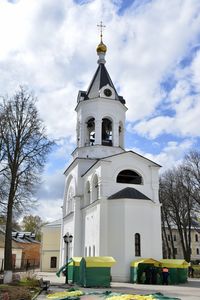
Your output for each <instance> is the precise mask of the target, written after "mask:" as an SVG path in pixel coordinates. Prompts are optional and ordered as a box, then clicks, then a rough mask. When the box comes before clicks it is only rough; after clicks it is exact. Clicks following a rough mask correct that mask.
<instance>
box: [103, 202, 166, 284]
mask: <svg viewBox="0 0 200 300" xmlns="http://www.w3.org/2000/svg"><path fill="white" fill-rule="evenodd" d="M159 209H160V207H159V206H158V205H156V204H154V203H152V202H151V201H150V200H135V199H119V200H108V215H109V221H108V236H110V237H112V238H111V239H110V240H109V241H108V245H109V247H108V252H109V255H112V256H114V258H115V259H116V260H117V264H116V265H115V266H114V267H113V268H112V276H113V280H115V281H117V280H119V281H129V279H130V263H131V261H133V260H135V259H138V258H139V257H138V256H135V240H134V239H135V233H139V234H140V238H141V256H140V257H152V258H155V259H160V258H161V257H162V244H161V231H160V219H159Z"/></svg>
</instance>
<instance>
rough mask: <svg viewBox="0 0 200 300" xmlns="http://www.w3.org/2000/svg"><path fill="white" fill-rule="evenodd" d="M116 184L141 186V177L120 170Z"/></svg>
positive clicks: (131, 172)
mask: <svg viewBox="0 0 200 300" xmlns="http://www.w3.org/2000/svg"><path fill="white" fill-rule="evenodd" d="M117 182H119V183H129V184H142V176H141V175H139V174H138V173H136V172H135V171H132V170H122V171H121V172H120V173H119V174H118V175H117Z"/></svg>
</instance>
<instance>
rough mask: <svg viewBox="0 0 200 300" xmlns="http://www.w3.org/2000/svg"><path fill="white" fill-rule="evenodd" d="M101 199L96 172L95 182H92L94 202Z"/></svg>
mask: <svg viewBox="0 0 200 300" xmlns="http://www.w3.org/2000/svg"><path fill="white" fill-rule="evenodd" d="M97 199H99V185H98V176H97V175H96V174H95V176H94V179H93V183H92V202H94V201H96V200H97Z"/></svg>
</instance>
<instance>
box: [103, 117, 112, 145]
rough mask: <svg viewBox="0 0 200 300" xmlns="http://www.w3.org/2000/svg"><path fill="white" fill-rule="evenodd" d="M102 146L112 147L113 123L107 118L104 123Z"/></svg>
mask: <svg viewBox="0 0 200 300" xmlns="http://www.w3.org/2000/svg"><path fill="white" fill-rule="evenodd" d="M102 145H104V146H112V121H110V120H109V119H107V118H104V119H103V122H102Z"/></svg>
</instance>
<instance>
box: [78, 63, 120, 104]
mask: <svg viewBox="0 0 200 300" xmlns="http://www.w3.org/2000/svg"><path fill="white" fill-rule="evenodd" d="M106 85H109V86H110V87H111V88H113V89H114V91H115V100H119V101H120V102H121V103H123V104H125V100H124V98H123V97H122V96H119V95H118V94H117V91H116V89H115V86H114V84H113V82H112V80H111V78H110V75H109V73H108V71H107V69H106V67H105V65H104V64H103V63H100V64H99V66H98V68H97V70H96V72H95V74H94V76H93V78H92V81H91V83H90V85H89V87H88V90H87V92H85V91H79V94H78V102H79V101H81V100H88V99H91V98H98V97H99V90H100V89H101V88H102V87H104V86H106Z"/></svg>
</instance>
